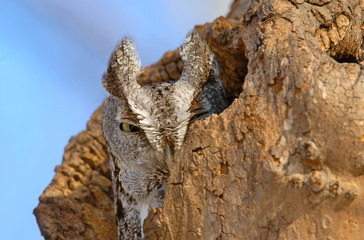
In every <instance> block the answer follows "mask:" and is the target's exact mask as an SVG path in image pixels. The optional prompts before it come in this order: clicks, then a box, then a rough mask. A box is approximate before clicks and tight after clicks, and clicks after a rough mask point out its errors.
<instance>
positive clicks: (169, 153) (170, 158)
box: [164, 144, 174, 169]
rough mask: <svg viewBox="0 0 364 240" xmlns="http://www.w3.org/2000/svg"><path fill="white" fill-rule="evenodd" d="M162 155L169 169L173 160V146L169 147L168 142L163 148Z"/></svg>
mask: <svg viewBox="0 0 364 240" xmlns="http://www.w3.org/2000/svg"><path fill="white" fill-rule="evenodd" d="M164 156H165V158H166V163H167V166H168V169H170V167H171V165H172V162H173V158H174V151H173V148H171V146H169V145H168V144H167V145H166V148H165V149H164Z"/></svg>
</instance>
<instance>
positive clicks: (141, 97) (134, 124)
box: [102, 33, 217, 166]
mask: <svg viewBox="0 0 364 240" xmlns="http://www.w3.org/2000/svg"><path fill="white" fill-rule="evenodd" d="M180 54H181V58H182V61H183V72H182V74H181V77H180V79H179V80H177V81H173V82H172V81H170V82H161V83H153V84H147V85H144V86H141V85H140V84H139V83H138V82H137V77H138V75H139V74H140V73H141V68H140V63H139V59H138V56H137V52H136V48H135V45H134V42H133V40H132V39H130V38H124V39H123V40H122V41H121V42H120V44H119V45H118V46H117V47H116V49H115V51H114V52H113V54H112V56H111V58H110V61H109V66H108V69H107V74H106V75H105V76H104V78H103V82H102V84H103V86H104V88H105V89H106V90H107V91H108V92H109V93H110V94H111V95H112V96H113V97H115V98H118V99H120V101H121V102H123V103H124V104H123V105H124V106H123V109H122V112H120V113H118V114H117V115H116V116H115V118H116V120H115V121H118V122H119V130H118V131H122V132H123V133H125V134H130V135H133V134H139V135H140V134H142V135H145V137H146V138H147V140H148V141H149V143H150V145H151V148H152V149H153V150H154V151H157V152H159V153H160V154H163V155H164V156H165V161H166V163H167V165H168V166H169V165H170V163H171V162H172V160H173V156H174V153H175V152H176V151H178V150H179V149H180V147H181V145H182V143H183V141H184V137H185V134H186V130H187V127H188V124H189V123H190V122H191V120H194V119H197V118H201V117H203V116H204V115H206V114H209V113H210V112H209V110H208V109H206V108H205V107H204V106H205V105H206V104H205V105H204V104H202V103H201V104H199V103H198V102H199V101H196V96H197V95H198V93H199V92H200V91H201V89H202V87H203V85H204V84H205V83H206V81H207V79H208V77H209V74H211V71H217V63H216V60H215V57H214V55H213V53H212V52H211V51H210V49H209V47H208V45H207V44H206V43H205V42H204V41H202V40H201V39H200V37H199V36H198V34H196V33H190V34H188V35H187V37H186V39H185V42H184V44H183V46H182V47H181V49H180Z"/></svg>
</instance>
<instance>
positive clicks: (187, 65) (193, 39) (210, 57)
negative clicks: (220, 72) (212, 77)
mask: <svg viewBox="0 0 364 240" xmlns="http://www.w3.org/2000/svg"><path fill="white" fill-rule="evenodd" d="M180 55H181V58H182V61H183V71H182V75H181V77H180V79H179V81H180V82H181V84H187V85H189V86H190V87H191V88H192V89H195V90H196V91H199V90H200V89H201V87H202V85H203V84H204V83H205V82H206V81H207V79H208V76H209V74H210V70H211V68H212V67H215V66H216V67H217V65H216V64H217V62H214V59H215V56H214V54H213V52H212V51H211V50H210V48H209V46H208V45H207V43H206V42H205V41H203V40H202V39H201V38H200V36H199V34H198V33H197V32H195V31H192V32H189V33H188V34H187V36H186V39H185V42H184V43H183V45H182V47H181V48H180ZM213 70H215V69H213ZM195 94H197V92H195Z"/></svg>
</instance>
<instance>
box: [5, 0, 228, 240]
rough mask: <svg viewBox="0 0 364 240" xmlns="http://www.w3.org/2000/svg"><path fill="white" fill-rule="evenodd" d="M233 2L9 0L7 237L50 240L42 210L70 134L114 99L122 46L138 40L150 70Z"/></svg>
mask: <svg viewBox="0 0 364 240" xmlns="http://www.w3.org/2000/svg"><path fill="white" fill-rule="evenodd" d="M230 4H231V0H200V1H196V0H175V1H168V0H155V1H143V2H142V1H130V0H128V1H126V0H104V1H96V0H63V1H59V0H0V113H1V118H0V150H1V158H0V159H1V166H2V173H1V174H0V187H1V189H2V191H1V198H0V206H1V215H2V216H1V218H0V239H19V240H23V239H30V240H32V239H43V238H42V237H41V235H40V232H39V230H38V226H37V224H36V220H35V217H34V216H33V214H32V211H33V208H35V207H36V206H37V204H38V197H39V195H41V193H42V192H43V190H44V189H45V187H46V186H47V185H48V184H49V183H50V181H51V179H52V178H53V176H54V168H55V166H56V165H59V164H61V162H62V155H63V150H64V147H65V146H66V145H67V143H68V140H69V139H70V137H71V136H73V135H76V134H77V133H79V132H80V131H82V130H83V129H85V127H86V122H87V121H88V119H89V118H90V116H91V114H92V112H93V111H94V110H95V109H96V108H97V107H98V106H100V105H101V103H102V100H103V99H104V98H105V97H106V96H107V94H106V92H105V91H104V90H103V88H102V86H101V82H100V81H101V80H100V78H101V76H102V74H103V72H104V71H105V69H106V65H107V61H108V58H109V56H110V53H111V52H112V50H113V48H114V46H115V44H116V43H117V42H118V41H119V40H120V39H121V38H122V37H123V36H125V35H128V36H133V37H134V38H135V40H136V44H137V47H138V52H139V56H140V58H141V62H142V65H143V66H146V65H149V64H151V63H153V62H155V61H157V60H158V59H160V58H161V56H162V55H163V54H164V53H165V52H166V51H168V50H173V49H175V48H177V47H178V46H179V45H180V44H181V43H182V42H183V40H184V37H185V35H186V33H187V32H188V31H189V30H190V29H192V28H193V26H194V25H195V24H203V23H205V22H209V21H212V20H213V19H215V18H216V17H218V16H220V15H225V14H226V13H227V11H228V9H229V6H230Z"/></svg>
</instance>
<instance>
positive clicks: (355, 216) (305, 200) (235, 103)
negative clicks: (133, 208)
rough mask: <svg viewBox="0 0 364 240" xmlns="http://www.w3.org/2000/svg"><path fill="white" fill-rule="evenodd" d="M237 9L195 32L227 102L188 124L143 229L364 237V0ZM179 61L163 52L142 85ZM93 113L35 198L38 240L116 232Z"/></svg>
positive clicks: (278, 2) (300, 0)
mask: <svg viewBox="0 0 364 240" xmlns="http://www.w3.org/2000/svg"><path fill="white" fill-rule="evenodd" d="M244 4H245V5H246V3H245V2H244V1H239V0H236V1H235V2H234V3H233V5H232V10H231V12H230V13H229V15H228V18H224V17H220V18H218V19H216V20H215V21H214V22H213V23H210V24H205V25H203V26H197V27H196V29H197V30H198V31H199V32H200V34H201V36H202V38H204V39H206V40H207V42H208V44H209V45H210V47H211V49H212V50H213V51H214V52H215V53H216V56H217V58H218V61H219V63H220V68H221V77H222V79H223V81H224V85H225V87H226V89H227V94H228V98H229V100H230V101H231V105H230V106H229V108H228V109H226V110H225V111H224V112H223V113H221V114H220V115H213V116H211V117H209V118H207V119H206V120H203V121H196V122H194V123H193V124H191V126H190V127H189V131H188V133H187V135H186V140H185V144H184V146H183V147H182V149H181V152H180V153H179V155H178V156H177V158H176V159H175V163H174V165H173V166H172V168H171V176H170V178H169V182H168V186H167V191H166V196H165V200H164V205H163V207H162V208H160V209H153V210H152V211H151V212H150V213H149V216H148V218H147V219H146V221H145V226H144V233H145V235H146V238H147V239H175V240H179V239H248V240H250V239H287V240H288V239H332V240H333V239H350V240H352V239H358V240H360V239H363V238H364V193H363V186H364V70H362V65H361V64H359V62H360V61H361V59H362V49H361V47H362V38H363V36H362V28H363V29H364V25H363V19H364V17H363V10H364V2H362V1H357V0H351V1H349V0H348V1H344V0H343V1H336V0H308V1H304V0H291V1H283V0H260V1H259V0H257V1H253V2H251V4H250V6H249V8H248V9H247V11H246V12H245V10H244V9H246V8H245V7H244V6H245V5H244ZM244 12H245V14H244ZM181 69H182V64H181V60H180V59H179V54H178V52H177V51H174V52H168V53H167V54H166V55H165V56H164V57H163V58H162V59H161V60H160V61H159V62H158V63H156V64H154V65H152V66H150V67H148V68H147V69H146V70H145V71H144V74H143V75H142V76H141V77H140V79H139V81H140V82H144V83H145V82H150V81H160V80H167V79H177V78H178V77H179V75H180V72H181ZM101 118H102V107H100V109H98V110H97V111H96V112H95V113H94V115H93V116H92V118H91V120H90V121H89V123H88V127H87V130H85V131H83V132H81V133H80V134H79V135H77V136H76V137H73V138H72V139H71V140H70V143H69V145H68V146H67V147H66V149H65V155H64V160H63V163H62V165H61V166H58V167H57V168H56V175H55V177H54V179H53V181H52V183H51V184H50V185H49V186H48V187H47V189H46V190H45V191H44V193H43V194H42V195H41V196H40V203H39V206H38V207H37V208H36V209H35V210H34V213H35V215H36V217H37V221H38V224H39V227H40V229H41V232H42V234H43V236H44V237H45V238H46V239H116V232H115V223H114V213H113V203H112V190H111V181H110V171H109V168H108V160H107V153H106V149H105V145H104V140H103V137H102V133H101V125H100V120H101Z"/></svg>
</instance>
